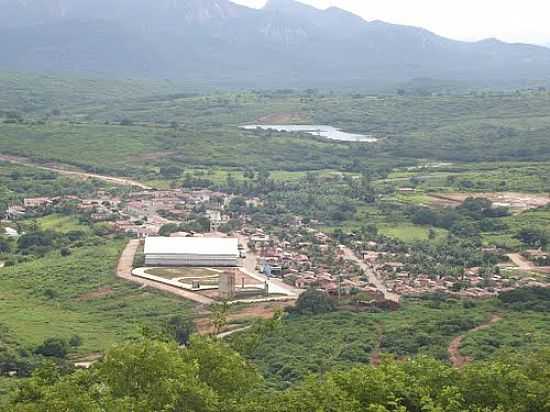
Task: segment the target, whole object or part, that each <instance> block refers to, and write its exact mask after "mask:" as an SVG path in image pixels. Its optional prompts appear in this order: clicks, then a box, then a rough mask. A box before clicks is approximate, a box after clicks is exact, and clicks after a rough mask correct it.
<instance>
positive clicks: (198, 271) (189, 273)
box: [145, 267, 222, 279]
mask: <svg viewBox="0 0 550 412" xmlns="http://www.w3.org/2000/svg"><path fill="white" fill-rule="evenodd" d="M221 272H222V271H221V270H217V269H207V268H187V267H186V268H154V269H147V270H146V271H145V273H147V274H149V275H153V276H159V277H162V278H166V279H173V278H183V277H190V278H208V277H212V276H219V275H220V273H221Z"/></svg>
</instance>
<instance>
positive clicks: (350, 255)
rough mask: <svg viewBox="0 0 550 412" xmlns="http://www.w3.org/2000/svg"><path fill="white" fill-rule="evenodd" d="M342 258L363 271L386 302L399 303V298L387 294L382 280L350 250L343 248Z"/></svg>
mask: <svg viewBox="0 0 550 412" xmlns="http://www.w3.org/2000/svg"><path fill="white" fill-rule="evenodd" d="M344 256H345V257H346V259H348V260H352V261H353V262H355V263H356V264H357V265H358V266H359V267H360V268H361V269H363V270H364V271H365V273H366V274H367V276H368V277H369V282H370V283H372V284H373V285H374V286H375V287H376V288H377V289H378V290H379V291H381V292H382V293H384V298H385V299H386V300H389V301H391V302H396V303H399V302H400V300H401V297H400V296H399V295H398V294H397V293H392V292H389V291H388V289H387V288H386V285H384V282H383V281H382V279H380V278H379V277H378V276H377V274H376V272H375V271H374V270H373V269H372V268H371V267H369V266H368V265H367V264H366V263H365V262H363V261H362V260H361V259H359V258H358V257H357V256H355V253H353V251H352V250H351V249H350V248H347V247H346V248H344Z"/></svg>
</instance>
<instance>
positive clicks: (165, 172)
mask: <svg viewBox="0 0 550 412" xmlns="http://www.w3.org/2000/svg"><path fill="white" fill-rule="evenodd" d="M160 174H161V175H162V177H165V178H167V179H176V178H178V177H181V175H182V174H183V169H182V168H181V167H178V166H161V168H160Z"/></svg>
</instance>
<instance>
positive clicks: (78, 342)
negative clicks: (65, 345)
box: [69, 335, 82, 348]
mask: <svg viewBox="0 0 550 412" xmlns="http://www.w3.org/2000/svg"><path fill="white" fill-rule="evenodd" d="M69 345H71V346H72V347H73V348H78V347H79V346H82V338H81V337H80V336H78V335H73V336H71V339H69Z"/></svg>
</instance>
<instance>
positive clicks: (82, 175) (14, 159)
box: [0, 154, 153, 190]
mask: <svg viewBox="0 0 550 412" xmlns="http://www.w3.org/2000/svg"><path fill="white" fill-rule="evenodd" d="M0 160H2V161H4V162H9V163H13V164H17V165H21V166H29V167H34V168H36V169H42V170H49V171H50V172H55V173H58V174H60V175H63V176H69V177H76V178H79V179H97V180H103V181H104V182H108V183H112V184H114V185H117V186H133V187H138V188H140V189H143V190H152V189H153V188H152V187H151V186H147V185H144V184H143V183H140V182H138V181H136V180H132V179H127V178H124V177H114V176H105V175H98V174H95V173H87V172H82V171H75V170H67V169H63V168H61V167H54V166H44V165H41V164H37V163H35V162H33V161H32V160H30V159H27V158H24V157H18V156H9V155H3V154H0Z"/></svg>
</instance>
